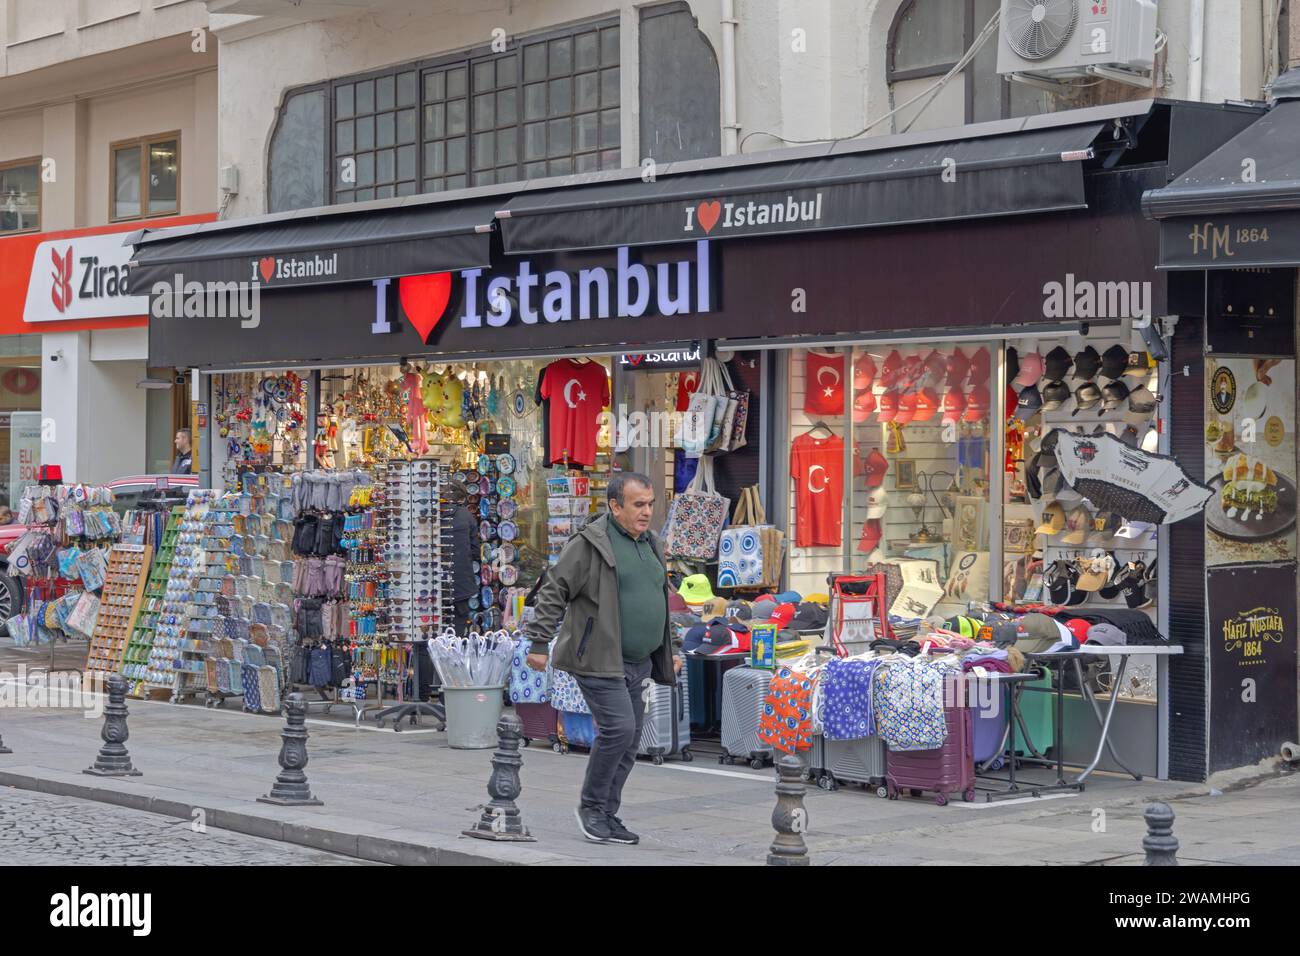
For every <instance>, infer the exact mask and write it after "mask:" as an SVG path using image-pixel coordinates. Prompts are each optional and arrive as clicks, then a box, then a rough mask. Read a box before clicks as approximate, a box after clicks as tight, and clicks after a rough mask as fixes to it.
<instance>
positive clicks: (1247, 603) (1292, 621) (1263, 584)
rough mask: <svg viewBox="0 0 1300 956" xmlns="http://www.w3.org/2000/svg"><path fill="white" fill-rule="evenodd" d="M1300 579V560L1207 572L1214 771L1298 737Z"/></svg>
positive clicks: (1242, 762) (1269, 752)
mask: <svg viewBox="0 0 1300 956" xmlns="http://www.w3.org/2000/svg"><path fill="white" fill-rule="evenodd" d="M1295 581H1296V565H1295V562H1290V563H1286V564H1270V565H1261V566H1254V567H1236V568H1213V569H1211V570H1210V571H1209V572H1208V575H1207V582H1206V590H1207V593H1208V596H1209V641H1208V642H1207V645H1206V646H1207V652H1208V656H1209V664H1210V711H1209V727H1210V772H1211V773H1214V772H1215V771H1218V770H1224V769H1227V768H1231V767H1241V766H1245V765H1247V764H1253V763H1257V762H1258V761H1260V760H1262V759H1264V758H1265V757H1272V756H1275V755H1276V754H1277V752H1278V748H1279V747H1281V746H1282V744H1284V743H1286V742H1287V741H1291V740H1295V733H1296V717H1297V714H1296V707H1297V704H1296V691H1297V686H1296V656H1297V652H1296V592H1295Z"/></svg>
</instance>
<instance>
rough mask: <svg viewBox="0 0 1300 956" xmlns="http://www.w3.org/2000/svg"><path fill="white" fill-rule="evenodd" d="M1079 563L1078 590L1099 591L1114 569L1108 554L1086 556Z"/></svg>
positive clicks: (1081, 639)
mask: <svg viewBox="0 0 1300 956" xmlns="http://www.w3.org/2000/svg"><path fill="white" fill-rule="evenodd" d="M1079 565H1080V567H1079V583H1078V584H1077V585H1076V587H1078V588H1079V590H1080V591H1100V590H1101V589H1102V588H1103V587H1104V586H1105V584H1106V582H1107V581H1108V580H1110V575H1111V572H1112V571H1114V570H1115V566H1114V561H1113V560H1112V558H1111V557H1110V555H1104V556H1102V557H1099V558H1087V559H1084V560H1083V561H1080V562H1079ZM1079 640H1080V641H1083V640H1086V637H1080V638H1079Z"/></svg>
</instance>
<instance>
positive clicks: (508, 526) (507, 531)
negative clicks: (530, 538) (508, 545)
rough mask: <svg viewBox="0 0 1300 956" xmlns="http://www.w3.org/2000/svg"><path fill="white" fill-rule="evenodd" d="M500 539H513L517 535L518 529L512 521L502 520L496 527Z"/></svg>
mask: <svg viewBox="0 0 1300 956" xmlns="http://www.w3.org/2000/svg"><path fill="white" fill-rule="evenodd" d="M498 531H499V533H500V535H501V540H502V541H513V540H515V538H517V537H519V529H518V528H517V527H515V523H514V522H513V521H503V522H501V525H500V527H499V529H498Z"/></svg>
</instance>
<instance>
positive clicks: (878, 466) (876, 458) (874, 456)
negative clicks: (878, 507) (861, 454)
mask: <svg viewBox="0 0 1300 956" xmlns="http://www.w3.org/2000/svg"><path fill="white" fill-rule="evenodd" d="M862 471H863V474H865V475H866V479H867V487H868V488H879V487H880V485H881V483H882V482H883V481H884V480H885V472H887V471H889V459H888V458H886V457H885V456H884V455H882V454H881V453H880V449H879V448H873V449H871V451H870V453H869V454H868V455H867V457H866V458H864V459H863V460H862Z"/></svg>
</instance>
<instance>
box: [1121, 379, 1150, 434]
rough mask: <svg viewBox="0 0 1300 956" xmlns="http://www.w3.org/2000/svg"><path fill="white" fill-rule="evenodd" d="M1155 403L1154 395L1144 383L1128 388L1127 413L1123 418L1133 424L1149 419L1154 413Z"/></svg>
mask: <svg viewBox="0 0 1300 956" xmlns="http://www.w3.org/2000/svg"><path fill="white" fill-rule="evenodd" d="M1156 405H1157V400H1156V397H1155V395H1154V394H1152V392H1151V389H1149V388H1147V387H1146V386H1145V385H1139V386H1138V387H1137V388H1134V389H1130V390H1129V393H1128V413H1127V414H1126V415H1125V416H1124V420H1125V421H1126V422H1132V423H1133V424H1134V425H1140V424H1141V423H1143V422H1145V421H1149V420H1150V418H1151V416H1152V415H1153V414H1154V413H1155V410H1156Z"/></svg>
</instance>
